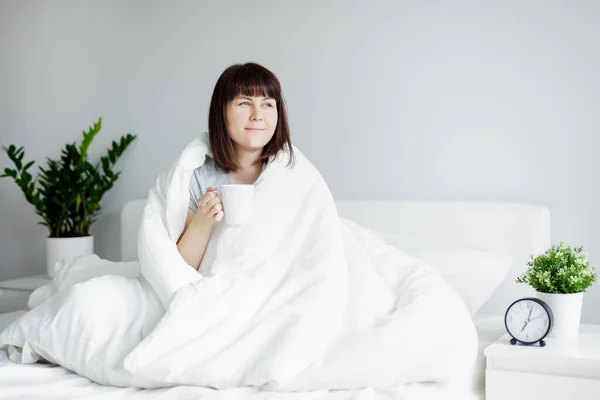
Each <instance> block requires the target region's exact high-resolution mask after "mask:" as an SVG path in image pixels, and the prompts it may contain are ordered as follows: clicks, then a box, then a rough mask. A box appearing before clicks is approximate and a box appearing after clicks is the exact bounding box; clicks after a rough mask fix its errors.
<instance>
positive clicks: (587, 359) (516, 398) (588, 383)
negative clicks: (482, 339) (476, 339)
mask: <svg viewBox="0 0 600 400" xmlns="http://www.w3.org/2000/svg"><path fill="white" fill-rule="evenodd" d="M509 340H510V336H508V334H507V335H505V336H503V337H501V338H500V339H498V340H497V341H495V342H494V343H493V344H491V345H489V346H488V347H487V348H486V349H485V350H484V355H485V357H486V371H485V386H486V389H485V392H486V400H506V399H510V400H521V399H527V400H532V399H544V400H558V399H561V400H562V399H577V400H592V399H593V400H598V399H600V325H581V327H580V330H579V337H578V338H576V339H546V347H540V346H539V345H532V346H523V345H514V346H513V345H511V344H510V343H509Z"/></svg>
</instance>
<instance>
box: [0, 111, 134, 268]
mask: <svg viewBox="0 0 600 400" xmlns="http://www.w3.org/2000/svg"><path fill="white" fill-rule="evenodd" d="M101 127H102V118H99V119H98V121H97V122H95V123H94V124H93V125H92V126H90V127H89V129H88V131H87V132H86V131H83V140H82V141H81V144H80V145H79V146H77V145H76V144H75V143H71V144H67V145H66V146H65V147H64V148H63V149H62V151H61V156H60V159H58V160H54V159H50V158H48V159H47V166H46V168H43V167H41V166H39V167H38V168H39V174H38V177H37V178H36V179H34V178H33V176H32V175H31V173H29V171H28V170H29V168H30V167H31V166H32V165H33V164H34V161H29V162H27V163H24V162H23V157H24V155H25V150H24V148H23V147H19V148H17V147H16V146H14V145H10V146H8V147H5V146H2V148H3V149H4V151H5V152H6V154H7V155H8V158H9V159H10V160H11V161H12V162H13V164H14V167H15V168H5V169H4V173H3V174H2V175H0V178H8V177H9V178H13V180H14V182H15V183H16V184H17V186H19V188H21V190H22V192H23V194H24V195H25V199H26V200H27V201H28V202H29V203H30V204H32V205H33V206H34V208H35V211H36V213H37V215H39V216H40V217H41V219H42V220H41V221H40V222H39V223H40V224H42V225H44V226H46V227H47V228H48V231H49V236H48V238H49V239H54V238H82V237H90V233H89V230H90V226H91V225H92V224H93V223H94V221H95V220H96V216H97V213H98V211H100V209H101V206H100V201H101V200H102V197H103V196H104V194H105V193H106V192H107V191H108V190H109V189H110V188H112V186H113V184H114V182H115V181H116V180H117V178H118V177H119V175H120V174H121V173H120V172H114V171H113V167H114V166H115V164H116V162H117V160H118V159H119V158H120V157H121V155H122V154H123V153H124V152H125V150H126V149H127V147H128V146H129V145H130V144H131V142H133V140H135V138H136V136H135V135H132V134H127V135H124V136H122V137H121V139H120V140H119V141H118V142H115V141H113V142H112V146H111V147H110V148H109V149H108V152H107V154H106V155H105V156H102V157H100V162H98V163H96V164H95V165H94V164H92V163H90V162H89V160H88V149H89V147H90V145H91V143H92V141H93V140H94V137H95V136H96V135H97V134H98V132H100V128H101ZM92 246H93V241H92ZM88 251H89V250H88ZM55 261H56V260H50V256H48V263H49V264H50V263H52V264H53V263H54V262H55ZM48 268H49V269H53V266H50V265H48ZM49 274H50V275H52V271H50V270H49Z"/></svg>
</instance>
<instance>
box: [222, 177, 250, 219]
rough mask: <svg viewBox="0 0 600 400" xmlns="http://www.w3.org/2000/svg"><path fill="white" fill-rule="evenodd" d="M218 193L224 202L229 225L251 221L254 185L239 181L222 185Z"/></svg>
mask: <svg viewBox="0 0 600 400" xmlns="http://www.w3.org/2000/svg"><path fill="white" fill-rule="evenodd" d="M217 193H218V195H219V198H220V199H221V202H222V203H223V210H224V213H225V222H226V223H227V225H244V224H247V223H248V222H249V221H250V217H252V202H253V200H254V185H246V184H238V183H235V184H228V185H220V186H219V189H218V190H217Z"/></svg>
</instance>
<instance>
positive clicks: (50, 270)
mask: <svg viewBox="0 0 600 400" xmlns="http://www.w3.org/2000/svg"><path fill="white" fill-rule="evenodd" d="M90 254H94V236H92V235H90V236H81V237H72V238H51V237H49V238H46V270H47V274H48V277H49V278H54V276H55V275H56V264H57V263H59V262H65V261H68V260H69V259H71V258H73V257H78V256H87V255H90Z"/></svg>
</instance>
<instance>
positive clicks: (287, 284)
mask: <svg viewBox="0 0 600 400" xmlns="http://www.w3.org/2000/svg"><path fill="white" fill-rule="evenodd" d="M294 152H295V156H296V158H295V162H294V164H293V165H291V166H290V165H288V161H289V157H288V156H289V153H288V152H287V151H282V152H280V153H279V155H278V156H276V157H272V158H271V160H270V162H269V163H268V164H267V166H266V168H265V169H264V170H263V172H262V174H261V175H260V177H259V179H258V180H257V181H256V183H255V197H254V202H253V214H252V217H251V220H250V223H248V224H247V225H241V226H229V225H227V224H226V223H225V220H223V221H220V222H218V223H216V225H215V227H214V229H213V233H212V235H211V238H210V241H209V243H208V246H207V249H206V252H205V255H204V258H203V260H202V263H201V265H200V268H199V271H196V270H194V269H193V268H191V267H190V266H189V265H187V264H186V262H185V261H184V260H183V258H182V257H181V255H180V254H179V252H178V250H177V246H176V242H177V240H178V239H179V237H180V235H181V233H182V231H183V229H184V224H185V219H186V213H187V208H188V201H189V192H188V185H189V182H190V177H191V175H192V173H193V171H194V169H196V168H198V167H199V166H201V165H202V163H203V162H204V161H205V158H206V156H209V157H210V156H211V153H210V150H209V145H208V139H207V135H202V136H201V137H198V138H196V139H194V140H193V141H192V142H191V143H190V144H189V145H188V146H187V147H186V148H185V150H184V151H183V152H182V154H181V155H180V156H179V158H178V159H177V160H176V161H175V162H174V163H173V165H172V166H171V168H170V169H169V170H168V171H166V172H164V173H162V174H161V175H160V176H159V177H158V179H157V183H156V186H155V187H154V188H152V189H151V190H150V193H149V195H148V200H147V202H146V205H145V209H144V212H143V217H142V220H141V223H140V228H139V236H138V255H139V262H129V263H125V262H111V261H107V260H103V259H100V258H99V257H97V256H96V255H93V256H87V257H80V258H77V259H72V260H68V261H67V262H63V263H62V264H61V265H59V267H60V269H59V270H58V273H57V276H56V278H55V279H54V282H53V283H52V284H50V285H48V286H47V287H43V288H41V289H39V290H38V291H36V292H34V293H33V295H32V298H31V299H30V303H32V302H33V303H36V304H32V305H34V306H36V307H35V308H33V309H32V310H31V311H29V312H28V313H27V314H25V315H24V316H22V317H21V318H20V319H18V320H17V321H15V322H13V323H12V324H11V325H9V326H8V327H7V328H6V329H5V330H3V331H2V332H1V333H0V347H6V348H7V350H8V354H9V357H10V358H11V360H13V361H15V362H20V363H31V362H35V361H37V360H40V359H45V360H47V361H49V362H51V363H56V364H60V365H62V366H64V367H65V368H67V369H70V370H72V371H74V372H76V373H77V374H80V375H82V376H86V377H88V378H89V379H91V380H93V381H96V382H99V383H101V384H106V385H114V386H135V387H141V388H154V387H165V386H174V385H198V386H204V387H207V388H213V389H218V390H215V392H227V390H228V389H232V388H239V387H247V388H250V389H252V390H255V391H256V392H260V391H265V390H269V391H278V392H288V391H290V392H291V391H313V390H317V389H321V390H327V389H352V390H358V389H360V388H365V387H371V386H382V387H394V386H398V385H405V384H408V383H411V382H423V381H430V382H439V383H440V384H451V383H453V382H458V381H466V380H467V379H469V374H470V373H471V371H470V368H471V367H472V365H473V363H474V361H475V358H476V352H477V337H476V332H475V329H474V326H473V323H472V321H471V319H470V316H469V313H468V311H467V309H466V306H465V305H464V303H463V301H462V300H461V298H460V297H459V295H458V294H456V293H455V292H454V291H453V290H452V289H451V288H450V287H449V286H448V284H447V283H446V282H445V281H444V280H443V278H441V277H440V276H439V275H438V274H437V272H435V271H434V270H433V269H431V268H430V267H429V266H427V265H425V264H423V263H422V262H421V261H419V260H416V259H414V258H412V257H410V256H408V255H406V254H404V253H402V252H401V251H400V250H399V249H396V248H395V247H392V246H390V245H387V244H386V243H385V242H384V241H382V240H381V239H379V238H377V237H375V236H374V235H372V234H371V233H370V232H369V231H368V230H367V229H365V228H363V227H361V226H359V225H357V224H355V223H353V222H351V221H348V220H344V219H340V217H339V216H338V215H337V211H336V207H335V202H334V200H333V198H332V195H331V193H330V191H329V189H328V187H327V185H326V183H325V181H324V180H323V178H322V176H321V175H320V173H319V172H318V171H317V169H316V168H315V167H314V166H313V165H312V164H311V163H310V162H309V161H308V159H306V157H304V155H303V154H302V153H301V152H300V151H299V150H298V149H296V148H294ZM225 212H227V210H225Z"/></svg>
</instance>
